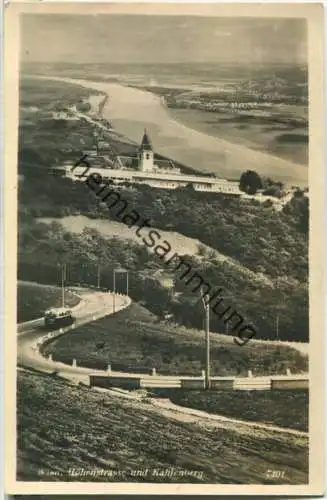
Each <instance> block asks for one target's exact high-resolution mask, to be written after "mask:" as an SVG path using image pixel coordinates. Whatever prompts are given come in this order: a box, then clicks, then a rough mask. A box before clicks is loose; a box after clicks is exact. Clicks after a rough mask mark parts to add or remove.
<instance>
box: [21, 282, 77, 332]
mask: <svg viewBox="0 0 327 500" xmlns="http://www.w3.org/2000/svg"><path fill="white" fill-rule="evenodd" d="M17 291H18V297H17V320H18V322H19V323H20V322H23V321H29V320H31V319H35V318H39V317H40V316H41V315H42V314H43V313H44V311H45V310H46V309H47V308H48V307H60V306H61V288H57V287H54V286H47V285H39V284H38V283H30V282H24V281H19V282H18V290H17ZM65 299H66V305H67V306H69V307H73V306H76V305H77V304H78V303H79V298H78V297H77V296H76V295H74V294H73V293H71V292H68V291H66V293H65Z"/></svg>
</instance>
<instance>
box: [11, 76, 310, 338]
mask: <svg viewBox="0 0 327 500" xmlns="http://www.w3.org/2000/svg"><path fill="white" fill-rule="evenodd" d="M34 83H35V82H34ZM34 83H33V84H34ZM35 85H36V88H39V87H40V88H42V93H41V97H40V99H39V101H40V102H38V97H37V93H36V91H35V89H34V90H33V89H32V90H31V88H30V87H31V83H29V84H28V85H27V86H26V82H24V81H23V83H22V101H21V104H22V106H23V107H25V108H26V106H27V105H28V106H29V107H31V106H32V104H33V103H34V106H35V107H36V108H38V109H39V108H40V107H41V108H42V110H41V112H39V113H36V112H35V113H32V112H31V111H24V112H25V113H27V116H28V120H29V123H30V125H28V124H26V123H25V122H24V121H22V123H21V132H22V133H21V139H20V151H21V154H20V159H19V165H20V171H22V169H23V171H24V175H25V177H24V180H23V181H22V182H21V184H20V193H19V203H20V207H19V211H20V219H19V226H20V251H19V266H18V268H19V269H18V272H19V277H20V279H25V280H37V281H40V282H43V283H46V284H56V283H57V281H56V273H57V270H56V266H57V264H58V260H60V261H63V260H65V262H66V263H67V265H69V267H70V273H71V277H74V279H75V277H76V280H77V281H80V282H81V281H83V282H85V283H88V284H92V285H94V284H95V281H96V273H97V271H96V266H97V262H99V261H100V260H101V264H102V269H103V285H104V286H106V287H108V288H110V287H111V286H112V279H111V276H112V269H113V268H114V267H115V266H117V267H120V266H122V267H124V268H126V269H128V270H129V271H130V277H131V282H130V283H131V287H130V293H131V296H132V298H133V299H134V300H137V301H142V302H143V303H144V304H145V305H146V307H147V308H148V309H150V310H151V311H152V312H154V313H155V314H158V315H159V316H160V317H164V316H165V315H166V314H171V315H173V317H174V320H175V321H177V322H178V323H180V324H184V325H186V326H188V327H195V328H201V327H202V311H201V307H200V305H199V304H198V303H197V297H194V294H193V296H192V294H191V293H190V292H189V290H188V289H187V288H186V287H185V286H184V285H183V284H182V283H180V282H179V281H178V279H177V278H176V277H175V276H173V275H171V276H170V278H171V279H172V280H173V282H174V283H173V287H172V289H171V290H167V289H165V287H163V286H162V285H161V283H162V281H161V280H160V276H159V277H158V276H157V274H158V273H159V274H160V273H161V274H162V273H163V272H164V271H165V269H164V268H163V263H162V262H161V261H159V259H156V258H155V257H153V256H149V255H148V252H147V249H146V248H145V247H144V245H143V247H141V248H138V249H136V248H135V245H130V248H129V247H128V245H127V244H125V243H121V242H120V243H119V242H117V239H115V238H112V239H111V240H110V241H109V242H108V240H105V239H104V238H102V237H101V235H97V236H95V233H94V231H93V236H92V238H91V237H90V234H91V232H90V231H89V232H88V233H87V232H84V233H83V234H82V235H81V237H80V238H78V237H76V238H75V237H72V236H71V235H70V234H69V233H67V232H66V233H65V232H63V231H62V230H59V229H58V228H57V230H56V231H55V230H54V229H51V230H49V229H46V228H45V227H44V225H43V226H42V225H38V224H36V223H35V220H36V219H37V218H39V217H63V216H69V215H72V216H76V215H84V216H87V217H90V218H93V219H94V220H95V221H97V220H99V219H110V220H114V221H118V222H120V223H121V220H120V219H119V217H118V216H117V214H116V213H115V211H114V210H110V209H109V208H108V206H106V205H105V204H99V201H98V200H97V199H96V197H95V196H94V194H93V193H92V192H91V191H90V189H89V188H88V187H87V186H85V185H84V184H83V183H74V182H72V181H71V180H69V179H64V178H61V177H56V176H52V177H51V182H49V175H50V174H49V171H48V165H50V164H51V165H52V164H55V163H60V162H62V161H63V160H64V159H68V160H70V161H72V160H73V161H77V160H78V159H79V158H80V157H81V150H82V149H83V148H87V147H90V146H91V145H92V140H93V139H92V137H93V136H92V131H91V129H90V125H89V124H87V123H82V122H81V123H80V122H78V123H75V122H71V123H68V122H65V121H63V120H57V121H55V120H52V119H48V118H47V119H45V116H44V113H48V111H47V110H46V109H45V108H47V106H48V104H47V102H48V103H49V104H51V102H52V101H53V102H54V103H55V105H57V104H58V102H59V104H60V102H61V101H62V102H63V103H68V102H71V99H72V96H73V91H72V87H71V86H70V85H68V86H67V89H66V90H65V85H66V84H62V83H59V82H36V83H35ZM73 88H74V87H73ZM89 93H90V91H87V90H85V89H84V90H83V89H81V88H80V87H76V99H77V100H78V101H79V100H80V99H83V98H85V97H86V96H88V95H89ZM58 96H59V97H60V98H59V99H58ZM35 131H36V132H35ZM39 132H40V133H39ZM50 143H51V147H50ZM120 148H123V149H124V148H125V145H123V144H121V145H120ZM123 149H122V150H119V152H121V153H123V152H124V151H123ZM31 165H34V166H35V165H38V166H39V167H42V168H38V169H37V170H36V169H33V168H30V167H31ZM21 167H22V169H21ZM244 168H246V166H244ZM120 194H121V196H122V198H123V199H124V200H126V202H127V203H128V207H129V209H130V210H136V211H137V212H138V213H139V214H140V215H141V217H142V219H143V220H147V219H148V220H150V221H151V226H152V227H156V228H157V229H158V230H159V231H160V230H165V231H168V232H172V233H174V232H178V233H180V234H181V235H184V236H186V237H190V238H194V239H197V240H199V241H200V243H201V244H203V245H207V246H208V247H210V248H211V249H213V251H210V250H209V251H208V250H206V249H205V247H202V250H203V249H204V251H202V255H200V256H197V258H194V257H192V258H191V257H190V258H189V262H190V265H191V266H192V268H193V270H194V271H195V272H197V273H199V274H200V275H201V276H202V277H203V279H205V280H206V281H207V282H209V283H210V285H211V286H212V288H220V287H222V288H223V289H224V296H225V297H226V298H227V300H228V301H229V304H228V305H231V306H232V307H233V308H234V309H237V311H238V312H239V313H240V314H241V315H242V316H243V317H244V318H246V321H247V323H248V324H251V325H252V326H253V328H254V329H255V331H256V332H257V338H261V339H280V340H297V341H305V342H307V341H308V339H309V317H308V218H309V206H308V199H307V198H306V197H305V196H303V194H302V193H301V192H298V193H297V194H296V196H294V198H293V199H292V200H291V201H290V202H289V203H288V204H287V205H286V206H285V207H284V209H283V210H282V211H281V212H278V213H277V212H276V211H275V210H274V209H273V208H272V207H271V206H270V204H269V203H264V204H260V203H259V202H256V201H254V200H244V199H239V198H233V197H229V196H225V195H222V194H213V193H211V194H210V193H201V192H196V191H194V190H193V189H190V188H184V189H177V190H176V191H173V192H171V191H165V190H158V189H153V188H150V187H148V186H145V185H144V186H133V187H132V188H131V187H130V186H122V188H121V191H120ZM134 229H135V228H133V230H134ZM32 236H34V239H35V241H34V243H32ZM172 240H173V238H172ZM167 241H168V242H169V241H171V240H170V238H169V237H167ZM106 246H109V247H110V250H111V251H110V252H109V251H107V250H106V249H105V247H106ZM216 252H218V253H216ZM185 254H187V251H186V250H185ZM156 272H158V273H157V274H156ZM156 276H157V277H156ZM72 281H73V280H72ZM119 286H121V284H120V285H119ZM277 324H278V329H277ZM211 328H212V330H213V331H216V332H219V333H223V332H225V331H226V327H225V324H224V323H223V322H222V321H221V320H220V319H219V318H217V317H213V318H212V322H211ZM277 330H278V331H277Z"/></svg>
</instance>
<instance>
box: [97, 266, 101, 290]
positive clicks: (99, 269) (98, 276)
mask: <svg viewBox="0 0 327 500" xmlns="http://www.w3.org/2000/svg"><path fill="white" fill-rule="evenodd" d="M100 280H101V266H100V262H98V267H97V288H100Z"/></svg>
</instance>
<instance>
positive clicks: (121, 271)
mask: <svg viewBox="0 0 327 500" xmlns="http://www.w3.org/2000/svg"><path fill="white" fill-rule="evenodd" d="M116 273H124V274H126V295H128V286H129V283H128V271H127V270H126V269H122V268H118V269H114V270H113V295H112V311H113V312H116Z"/></svg>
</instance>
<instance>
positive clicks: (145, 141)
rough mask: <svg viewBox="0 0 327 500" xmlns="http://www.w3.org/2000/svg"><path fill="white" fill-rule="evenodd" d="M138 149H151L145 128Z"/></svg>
mask: <svg viewBox="0 0 327 500" xmlns="http://www.w3.org/2000/svg"><path fill="white" fill-rule="evenodd" d="M140 149H142V150H150V151H152V145H151V141H150V139H149V136H148V134H147V131H146V128H145V129H144V135H143V139H142V142H141V148H140Z"/></svg>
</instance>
